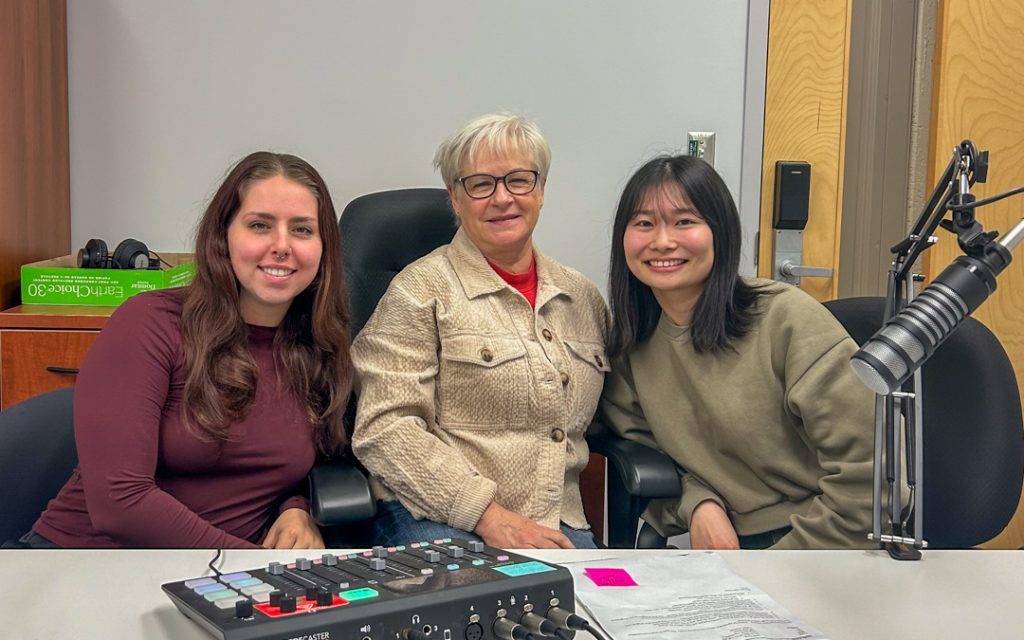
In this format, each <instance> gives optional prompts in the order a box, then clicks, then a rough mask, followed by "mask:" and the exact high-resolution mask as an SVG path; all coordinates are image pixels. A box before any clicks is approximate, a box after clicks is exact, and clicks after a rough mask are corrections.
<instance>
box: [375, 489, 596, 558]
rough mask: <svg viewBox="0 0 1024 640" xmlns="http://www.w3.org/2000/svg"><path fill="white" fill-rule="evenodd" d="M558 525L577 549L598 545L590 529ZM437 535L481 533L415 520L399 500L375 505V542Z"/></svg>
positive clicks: (390, 543) (465, 537)
mask: <svg viewBox="0 0 1024 640" xmlns="http://www.w3.org/2000/svg"><path fill="white" fill-rule="evenodd" d="M559 528H560V529H561V530H562V533H564V534H565V537H567V538H569V542H571V543H573V544H574V545H576V548H577V549H596V548H597V545H596V544H595V543H594V534H592V533H591V532H590V530H589V529H573V528H572V527H570V526H569V525H567V524H565V523H562V524H561V526H560V527H559ZM440 538H458V539H461V540H480V536H478V535H476V534H475V533H472V532H470V531H463V530H462V529H456V528H454V527H449V526H448V525H446V524H441V523H440V522H434V521H433V520H417V519H416V518H414V517H413V516H412V514H411V513H409V510H408V509H406V508H405V507H404V506H402V503H401V502H399V501H398V500H389V501H386V502H383V501H382V502H379V503H378V504H377V519H376V520H375V521H374V523H373V542H374V544H379V545H383V546H385V547H391V546H395V545H399V544H409V543H411V542H420V541H424V540H437V539H440Z"/></svg>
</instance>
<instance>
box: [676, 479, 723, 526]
mask: <svg viewBox="0 0 1024 640" xmlns="http://www.w3.org/2000/svg"><path fill="white" fill-rule="evenodd" d="M705 500H712V501H714V502H716V503H718V506H720V507H722V510H723V511H725V512H726V513H728V512H729V510H728V509H727V508H726V506H725V502H723V501H722V499H721V498H719V497H718V495H717V494H715V492H713V491H712V490H711V489H708V488H707V487H706V486H704V485H703V484H702V483H701V482H699V481H697V480H695V479H694V478H693V477H692V476H690V475H687V476H685V477H684V478H683V496H682V498H680V500H679V520H680V522H682V523H683V524H684V525H685V526H686V529H687V530H689V529H690V516H691V515H692V514H693V510H694V509H696V508H697V505H699V504H700V503H702V502H704V501H705Z"/></svg>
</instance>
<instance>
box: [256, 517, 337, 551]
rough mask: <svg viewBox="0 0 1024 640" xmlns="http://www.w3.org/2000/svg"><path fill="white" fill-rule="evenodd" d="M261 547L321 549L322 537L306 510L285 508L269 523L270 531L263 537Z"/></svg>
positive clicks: (322, 544) (322, 546)
mask: <svg viewBox="0 0 1024 640" xmlns="http://www.w3.org/2000/svg"><path fill="white" fill-rule="evenodd" d="M263 548H264V549H323V548H324V539H323V537H322V536H321V535H320V529H319V528H317V526H316V522H314V521H313V516H311V515H309V512H308V511H306V510H305V509H298V508H295V509H285V510H284V512H282V513H281V515H279V516H277V520H274V524H272V525H270V531H268V532H267V536H266V537H265V538H263Z"/></svg>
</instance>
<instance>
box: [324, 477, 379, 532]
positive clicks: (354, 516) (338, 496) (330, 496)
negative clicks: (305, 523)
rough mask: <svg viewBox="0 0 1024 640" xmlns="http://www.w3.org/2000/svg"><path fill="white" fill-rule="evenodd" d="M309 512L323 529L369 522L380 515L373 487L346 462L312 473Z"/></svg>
mask: <svg viewBox="0 0 1024 640" xmlns="http://www.w3.org/2000/svg"><path fill="white" fill-rule="evenodd" d="M309 509H310V513H311V514H312V515H313V519H314V520H316V522H317V524H319V525H320V526H323V527H329V526H334V525H338V524H344V523H347V522H357V521H359V520H368V519H370V518H372V517H373V516H374V515H376V513H377V502H376V501H375V500H374V499H373V496H372V495H370V484H369V482H367V480H366V476H364V475H363V474H362V472H361V471H359V469H357V468H356V467H354V466H352V465H351V464H349V463H346V462H324V463H320V464H317V465H316V466H314V467H313V469H312V470H311V471H310V472H309Z"/></svg>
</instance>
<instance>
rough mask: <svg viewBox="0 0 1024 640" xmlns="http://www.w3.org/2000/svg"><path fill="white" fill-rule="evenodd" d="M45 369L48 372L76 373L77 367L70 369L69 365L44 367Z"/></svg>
mask: <svg viewBox="0 0 1024 640" xmlns="http://www.w3.org/2000/svg"><path fill="white" fill-rule="evenodd" d="M46 370H47V371H49V372H50V373H67V374H71V375H78V369H72V368H71V367H52V366H51V367H46Z"/></svg>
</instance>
